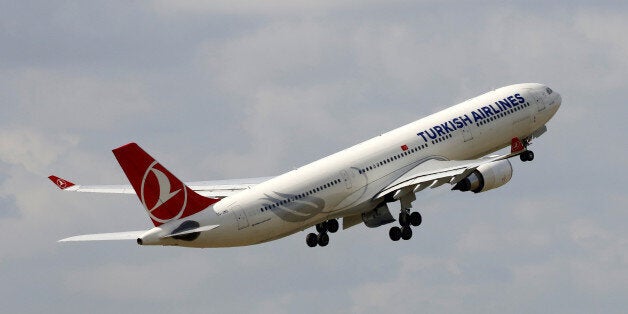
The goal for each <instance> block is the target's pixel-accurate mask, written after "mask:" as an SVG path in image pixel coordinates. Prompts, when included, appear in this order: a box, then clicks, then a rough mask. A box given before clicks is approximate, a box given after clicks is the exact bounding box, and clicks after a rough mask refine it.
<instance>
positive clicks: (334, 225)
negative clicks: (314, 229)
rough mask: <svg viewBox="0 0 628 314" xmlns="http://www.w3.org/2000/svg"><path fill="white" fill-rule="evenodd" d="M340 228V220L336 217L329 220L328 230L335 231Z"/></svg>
mask: <svg viewBox="0 0 628 314" xmlns="http://www.w3.org/2000/svg"><path fill="white" fill-rule="evenodd" d="M339 228H340V225H339V224H338V220H336V219H330V220H327V231H329V232H331V233H335V232H336V231H338V229H339Z"/></svg>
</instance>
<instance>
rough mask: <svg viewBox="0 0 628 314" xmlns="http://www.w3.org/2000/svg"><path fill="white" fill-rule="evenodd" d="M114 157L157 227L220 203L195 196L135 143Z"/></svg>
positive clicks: (116, 150) (115, 153)
mask: <svg viewBox="0 0 628 314" xmlns="http://www.w3.org/2000/svg"><path fill="white" fill-rule="evenodd" d="M113 154H114V155H115V156H116V159H117V160H118V163H119V164H120V167H122V170H123V171H124V173H125V174H126V176H127V178H128V179H129V182H131V185H132V186H133V189H135V193H136V194H137V197H138V198H139V199H140V202H142V205H144V208H145V209H146V212H147V213H148V215H149V216H150V218H151V220H152V221H153V224H155V226H159V225H161V224H164V223H166V222H168V221H171V220H178V219H181V218H185V217H187V216H190V215H193V214H196V213H198V212H200V211H202V210H204V209H206V208H208V207H209V206H211V205H212V204H214V203H216V202H218V201H219V199H217V198H209V197H204V196H202V195H199V194H198V193H196V192H194V191H193V190H192V189H190V188H189V187H188V186H186V185H185V184H184V183H183V182H182V181H181V180H179V179H177V177H175V176H174V175H173V174H172V173H170V171H168V169H166V168H165V167H164V166H162V165H161V164H160V163H159V162H157V161H156V160H155V159H154V158H153V157H151V156H150V155H149V154H148V153H146V152H145V151H144V150H143V149H142V148H141V147H139V145H137V144H135V143H129V144H126V145H124V146H121V147H118V148H116V149H114V150H113Z"/></svg>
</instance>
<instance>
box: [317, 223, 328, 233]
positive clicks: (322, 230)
mask: <svg viewBox="0 0 628 314" xmlns="http://www.w3.org/2000/svg"><path fill="white" fill-rule="evenodd" d="M316 231H318V233H325V232H327V222H326V221H323V222H321V223H319V224H316Z"/></svg>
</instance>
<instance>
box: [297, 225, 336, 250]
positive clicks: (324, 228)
mask: <svg viewBox="0 0 628 314" xmlns="http://www.w3.org/2000/svg"><path fill="white" fill-rule="evenodd" d="M339 228H340V225H339V224H338V220H336V219H330V220H327V221H324V222H321V223H319V224H317V225H316V231H318V234H316V233H309V234H308V235H307V236H306V237H305V243H307V246H309V247H315V246H317V245H318V246H327V244H329V235H328V234H327V232H331V233H335V232H336V231H338V229H339Z"/></svg>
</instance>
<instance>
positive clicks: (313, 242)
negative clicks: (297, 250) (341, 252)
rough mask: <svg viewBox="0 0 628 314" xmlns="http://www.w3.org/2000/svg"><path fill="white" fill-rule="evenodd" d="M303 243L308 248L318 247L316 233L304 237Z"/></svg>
mask: <svg viewBox="0 0 628 314" xmlns="http://www.w3.org/2000/svg"><path fill="white" fill-rule="evenodd" d="M305 243H307V246H309V247H315V246H317V245H318V236H317V235H316V233H310V234H308V235H307V236H306V237H305Z"/></svg>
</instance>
